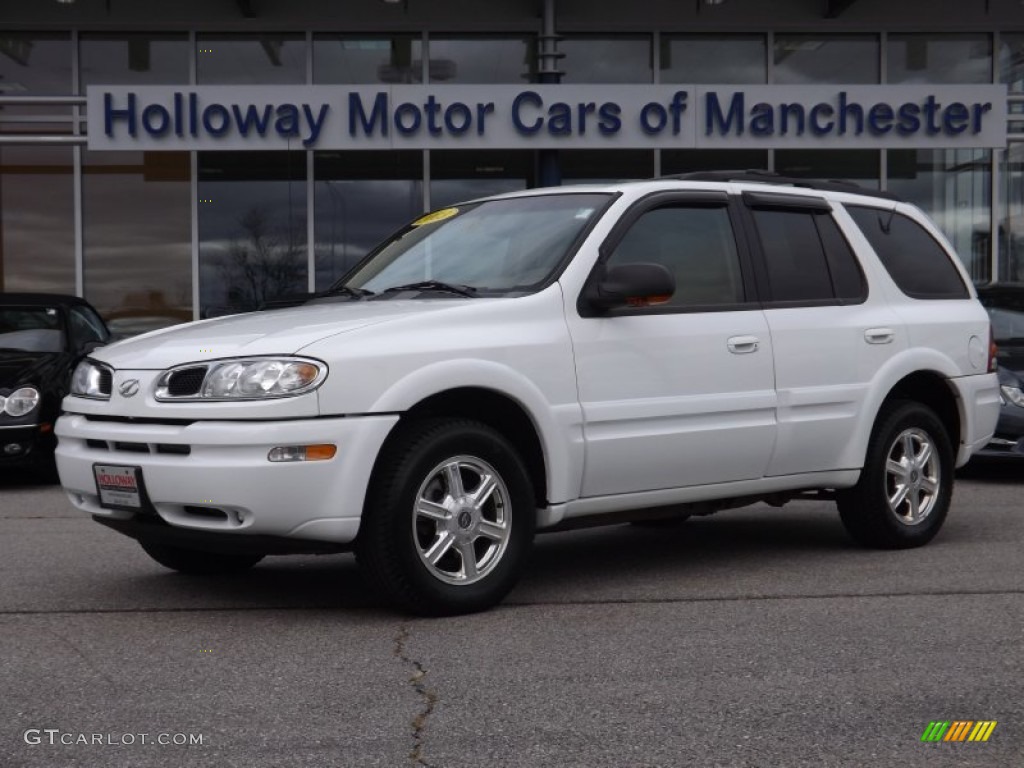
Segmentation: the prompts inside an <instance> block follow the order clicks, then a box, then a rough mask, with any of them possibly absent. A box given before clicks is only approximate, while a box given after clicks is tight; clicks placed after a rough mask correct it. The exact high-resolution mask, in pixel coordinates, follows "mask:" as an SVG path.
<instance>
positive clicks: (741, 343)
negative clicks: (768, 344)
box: [726, 336, 761, 355]
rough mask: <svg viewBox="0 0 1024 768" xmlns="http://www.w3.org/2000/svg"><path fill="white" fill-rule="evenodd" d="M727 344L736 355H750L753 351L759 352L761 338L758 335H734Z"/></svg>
mask: <svg viewBox="0 0 1024 768" xmlns="http://www.w3.org/2000/svg"><path fill="white" fill-rule="evenodd" d="M726 344H727V346H728V347H729V351H730V352H732V353H733V354H734V355H749V354H750V353H751V352H757V348H758V347H759V346H761V340H760V339H759V338H757V336H733V337H732V338H730V339H729V341H727V342H726Z"/></svg>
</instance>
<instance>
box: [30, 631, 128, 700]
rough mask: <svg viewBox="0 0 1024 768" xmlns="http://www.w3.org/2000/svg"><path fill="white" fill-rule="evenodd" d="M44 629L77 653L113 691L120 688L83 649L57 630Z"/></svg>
mask: <svg viewBox="0 0 1024 768" xmlns="http://www.w3.org/2000/svg"><path fill="white" fill-rule="evenodd" d="M44 629H45V631H47V632H49V633H50V634H51V635H53V636H54V637H56V638H57V639H58V640H60V641H61V642H62V643H64V645H66V646H67V647H68V648H70V649H71V650H72V651H74V652H75V654H76V655H77V656H78V657H79V658H80V659H81V660H82V661H83V662H85V666H86V668H87V669H89V670H90V671H92V672H93V673H95V674H96V675H97V676H98V677H100V678H102V679H103V680H105V681H106V682H107V684H108V685H109V686H110V687H111V688H113V689H115V690H117V688H118V685H117V683H115V682H114V681H113V680H112V679H111V678H110V676H109V675H107V673H105V672H104V671H103V670H102V669H100V668H99V667H97V666H96V665H95V664H93V662H92V659H90V658H89V657H88V656H87V655H86V654H85V651H83V650H82V649H81V648H79V647H78V646H77V645H76V644H75V643H73V642H72V641H70V640H68V639H67V638H66V637H64V635H62V634H60V632H58V631H56V630H55V629H53V628H51V627H45V628H44Z"/></svg>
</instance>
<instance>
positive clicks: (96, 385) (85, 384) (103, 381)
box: [71, 360, 112, 400]
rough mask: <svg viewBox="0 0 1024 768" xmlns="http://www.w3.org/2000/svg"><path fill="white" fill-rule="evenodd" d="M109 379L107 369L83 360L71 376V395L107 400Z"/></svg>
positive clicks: (109, 375)
mask: <svg viewBox="0 0 1024 768" xmlns="http://www.w3.org/2000/svg"><path fill="white" fill-rule="evenodd" d="M111 378H112V374H111V373H110V370H109V369H107V368H104V367H103V366H100V365H97V364H96V363H94V362H92V361H91V360H83V361H82V362H80V363H79V364H78V367H77V368H75V372H74V373H73V374H72V375H71V394H72V395H77V396H78V397H94V398H98V399H101V400H109V399H110V382H111Z"/></svg>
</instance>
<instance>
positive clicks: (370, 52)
mask: <svg viewBox="0 0 1024 768" xmlns="http://www.w3.org/2000/svg"><path fill="white" fill-rule="evenodd" d="M422 47H423V44H422V41H421V40H420V39H419V38H414V37H412V36H411V35H395V36H393V37H379V38H364V39H359V38H350V37H336V36H330V35H317V36H316V37H314V38H313V82H314V83H418V82H420V81H421V80H422V79H423V77H422V76H423V63H422V59H423V52H422V50H421V49H422Z"/></svg>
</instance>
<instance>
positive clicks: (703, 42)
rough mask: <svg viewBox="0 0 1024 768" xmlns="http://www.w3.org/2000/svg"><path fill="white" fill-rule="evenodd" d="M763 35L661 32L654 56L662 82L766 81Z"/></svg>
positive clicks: (737, 82) (765, 43) (740, 82)
mask: <svg viewBox="0 0 1024 768" xmlns="http://www.w3.org/2000/svg"><path fill="white" fill-rule="evenodd" d="M766 46H767V42H766V40H765V38H764V35H730V36H728V37H710V36H707V35H704V36H701V37H696V36H693V35H690V36H682V35H664V36H662V38H661V47H660V50H659V56H658V69H659V72H660V75H661V77H660V79H661V82H663V83H721V84H723V85H724V84H731V83H736V84H742V83H764V82H767V80H768V60H767V57H766V55H765V51H766Z"/></svg>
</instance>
